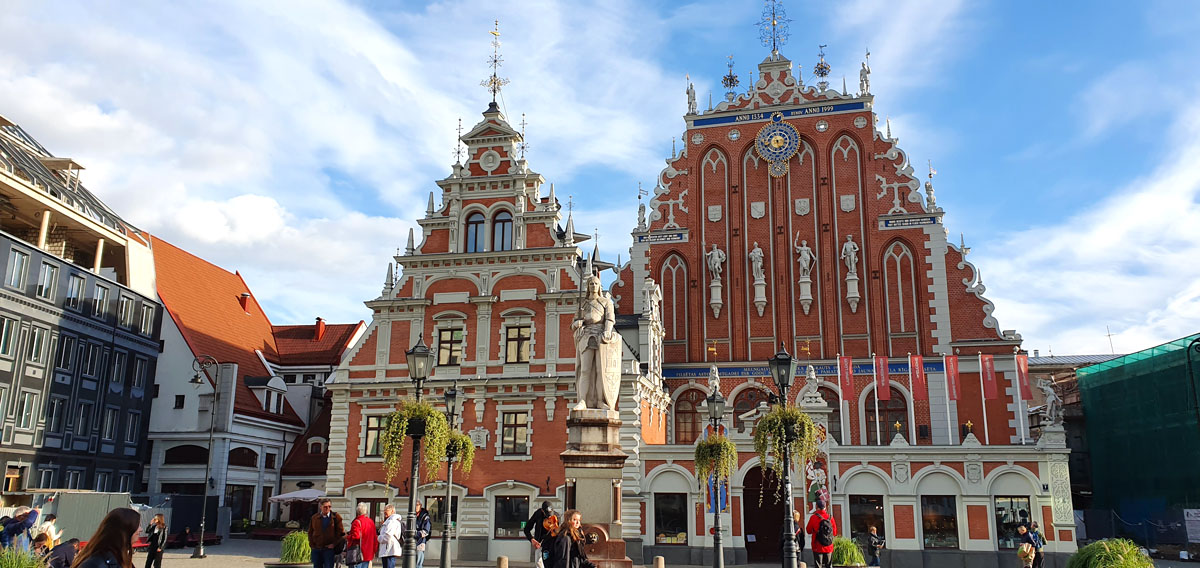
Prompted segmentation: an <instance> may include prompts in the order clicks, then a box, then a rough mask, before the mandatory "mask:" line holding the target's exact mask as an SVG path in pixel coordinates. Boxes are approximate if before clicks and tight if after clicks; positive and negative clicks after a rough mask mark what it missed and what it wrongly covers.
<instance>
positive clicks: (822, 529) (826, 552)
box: [804, 499, 837, 568]
mask: <svg viewBox="0 0 1200 568" xmlns="http://www.w3.org/2000/svg"><path fill="white" fill-rule="evenodd" d="M804 532H806V533H808V534H811V535H812V551H813V562H814V563H815V564H816V565H817V568H831V566H833V564H831V563H830V555H831V554H832V553H833V537H835V536H837V523H836V522H835V521H834V520H833V516H832V515H830V514H829V513H828V512H826V511H825V501H823V500H821V499H818V500H817V510H816V511H814V512H813V514H812V516H811V517H809V518H808V525H807V526H806V527H805V528H804Z"/></svg>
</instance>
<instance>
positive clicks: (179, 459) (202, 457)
mask: <svg viewBox="0 0 1200 568" xmlns="http://www.w3.org/2000/svg"><path fill="white" fill-rule="evenodd" d="M206 461H208V448H203V447H200V446H192V445H187V446H175V447H174V448H167V451H166V454H165V455H164V456H163V465H196V464H203V463H204V462H206Z"/></svg>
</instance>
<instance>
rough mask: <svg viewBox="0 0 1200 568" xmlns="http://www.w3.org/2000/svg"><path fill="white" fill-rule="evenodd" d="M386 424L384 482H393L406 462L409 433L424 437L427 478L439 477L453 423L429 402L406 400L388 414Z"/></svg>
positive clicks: (383, 449) (383, 452)
mask: <svg viewBox="0 0 1200 568" xmlns="http://www.w3.org/2000/svg"><path fill="white" fill-rule="evenodd" d="M386 421H387V426H385V427H384V429H383V433H382V434H381V435H380V437H379V445H380V447H381V452H380V453H381V454H383V475H384V483H385V484H391V482H392V479H393V478H395V477H396V474H397V473H399V471H400V468H401V467H402V466H403V464H401V463H400V461H401V459H400V458H401V456H402V455H403V454H404V440H405V439H406V438H407V437H409V436H419V437H421V438H422V443H421V459H422V461H424V462H425V478H426V479H427V480H433V479H435V478H436V477H437V474H438V467H439V465H440V464H441V462H442V460H443V459H445V458H446V444H448V443H449V442H450V424H449V423H448V422H447V421H446V415H444V414H442V413H441V412H440V411H438V410H437V409H436V408H434V407H433V405H432V404H429V403H428V402H416V401H413V400H405V401H402V402H401V403H400V408H399V409H398V410H396V411H395V412H393V413H391V414H389V415H388V416H387V420H386Z"/></svg>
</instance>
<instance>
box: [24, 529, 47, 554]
mask: <svg viewBox="0 0 1200 568" xmlns="http://www.w3.org/2000/svg"><path fill="white" fill-rule="evenodd" d="M29 550H30V551H31V552H33V555H34V556H36V557H38V558H41V557H43V556H45V555H47V554H50V537H48V536H46V535H45V534H44V533H38V535H37V536H35V537H33V544H32V545H30V547H29Z"/></svg>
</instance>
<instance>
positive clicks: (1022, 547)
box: [1017, 525, 1036, 568]
mask: <svg viewBox="0 0 1200 568" xmlns="http://www.w3.org/2000/svg"><path fill="white" fill-rule="evenodd" d="M1017 534H1018V539H1017V542H1018V543H1020V544H1019V545H1018V546H1017V558H1018V559H1020V560H1021V566H1022V568H1033V558H1034V555H1035V554H1036V552H1035V550H1034V546H1035V545H1034V542H1035V541H1034V536H1033V533H1031V532H1029V530H1028V529H1026V528H1025V525H1019V526H1017Z"/></svg>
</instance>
